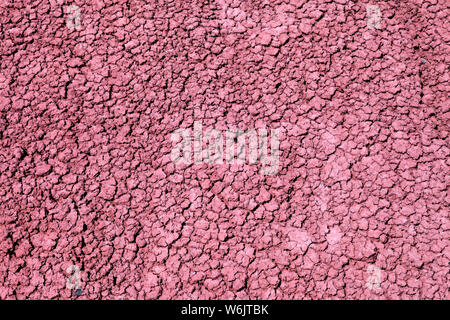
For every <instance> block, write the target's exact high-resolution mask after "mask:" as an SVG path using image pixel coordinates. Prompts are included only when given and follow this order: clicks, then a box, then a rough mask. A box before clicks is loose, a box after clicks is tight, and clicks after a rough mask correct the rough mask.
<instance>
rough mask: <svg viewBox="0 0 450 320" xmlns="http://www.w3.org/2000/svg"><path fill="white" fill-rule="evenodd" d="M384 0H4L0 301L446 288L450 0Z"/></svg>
mask: <svg viewBox="0 0 450 320" xmlns="http://www.w3.org/2000/svg"><path fill="white" fill-rule="evenodd" d="M374 2H376V3H369V2H366V1H348V0H336V1H324V0H317V1H304V0H286V1H273V0H270V1H256V0H255V1H249V0H248V1H236V0H235V1H232V0H217V1H213V0H211V1H206V0H205V1H200V0H195V1H182V0H177V1H169V0H166V1H143V0H141V1H138V0H133V1H74V2H73V3H72V2H68V1H57V0H53V1H45V0H41V1H11V0H2V1H0V11H1V15H0V258H1V259H0V299H31V298H33V299H67V298H70V297H71V290H69V289H67V288H66V279H67V277H68V276H69V275H68V274H67V273H66V269H67V267H68V266H70V265H76V266H79V267H80V269H81V286H82V291H83V294H82V295H81V296H80V297H79V298H77V299H94V298H101V299H136V298H137V299H144V298H145V299H183V298H185V299H200V298H201V299H210V298H211V299H225V298H227V299H256V298H264V299H320V298H327V299H366V298H371V299H379V298H389V299H399V298H401V299H419V298H420V299H447V298H449V255H450V252H449V242H450V241H449V238H450V231H449V219H448V205H449V195H448V191H447V189H448V186H449V175H448V166H449V134H448V133H449V127H448V124H449V105H450V103H449V98H448V92H449V74H448V66H449V60H450V55H449V53H450V50H449V42H450V25H449V12H450V8H449V2H448V1H447V0H439V1H437V0H430V1H419V0H411V1H374ZM72 4H75V5H77V6H79V8H80V11H81V27H80V28H79V30H76V29H74V30H71V28H69V27H68V25H67V23H66V22H67V19H68V14H67V13H66V11H65V7H66V6H68V5H72ZM369 4H376V5H378V6H379V7H380V9H381V13H382V17H381V24H380V26H379V29H370V28H368V26H367V19H368V16H367V13H366V6H367V5H369ZM194 121H202V123H203V126H204V127H205V128H206V127H211V128H218V129H222V130H226V129H227V128H241V129H248V128H261V127H267V128H280V132H281V136H280V149H281V151H280V166H279V171H278V174H276V175H270V176H262V175H260V174H259V171H260V170H259V169H260V164H258V165H249V164H246V165H233V166H232V165H228V164H224V165H216V164H195V165H189V166H186V165H174V164H173V163H172V161H171V158H170V153H171V150H172V147H173V145H174V144H173V142H172V141H171V133H172V132H173V131H174V130H176V129H179V128H192V125H193V122H194ZM372 266H375V267H376V268H379V270H380V275H381V277H380V282H381V283H380V288H376V287H372V288H369V287H368V286H367V283H368V278H369V277H373V274H372V271H370V270H374V269H373V268H374V267H372ZM371 268H372V269H371ZM368 271H370V272H368Z"/></svg>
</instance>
